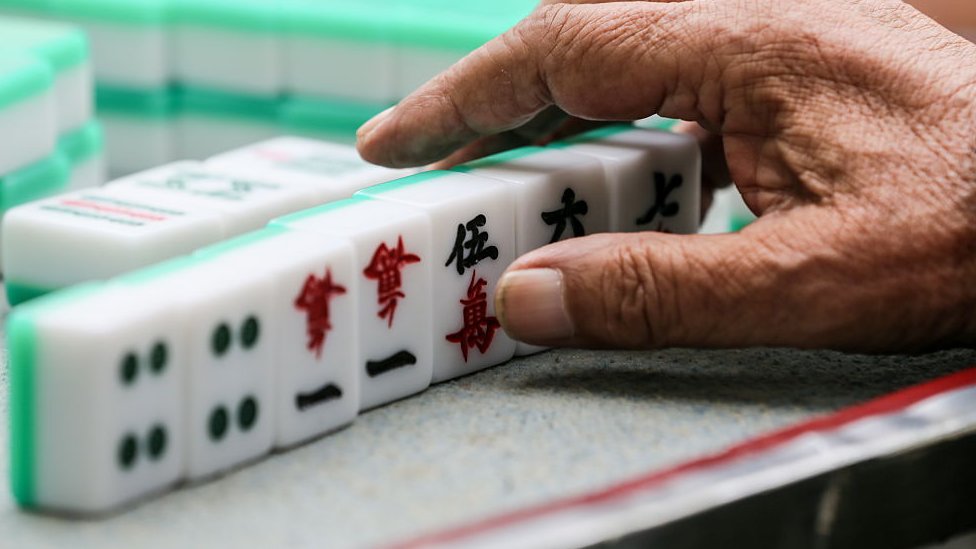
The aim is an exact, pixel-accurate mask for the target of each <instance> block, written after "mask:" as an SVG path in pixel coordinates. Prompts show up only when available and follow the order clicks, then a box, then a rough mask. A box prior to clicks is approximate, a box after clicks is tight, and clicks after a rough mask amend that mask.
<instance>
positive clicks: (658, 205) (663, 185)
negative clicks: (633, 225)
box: [637, 172, 684, 225]
mask: <svg viewBox="0 0 976 549" xmlns="http://www.w3.org/2000/svg"><path fill="white" fill-rule="evenodd" d="M682 183H684V179H683V178H682V177H681V174H677V175H672V176H671V178H670V179H668V178H667V176H665V175H664V174H663V173H661V172H654V204H652V205H651V208H650V209H649V210H647V212H646V213H645V214H644V215H642V216H640V217H638V218H637V224H638V225H647V224H648V223H650V222H651V221H654V218H655V217H657V215H658V214H661V217H674V216H676V215H678V211H680V210H681V205H680V204H678V203H677V202H668V196H669V195H670V194H671V193H672V192H674V190H675V189H677V188H678V187H680V186H681V184H682Z"/></svg>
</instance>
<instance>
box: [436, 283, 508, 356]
mask: <svg viewBox="0 0 976 549" xmlns="http://www.w3.org/2000/svg"><path fill="white" fill-rule="evenodd" d="M477 276H478V275H477V272H472V273H471V282H470V283H469V284H468V295H467V297H465V298H462V299H461V305H463V313H462V317H463V318H464V325H463V326H462V327H461V329H460V330H458V331H457V332H455V333H453V334H449V335H447V336H446V339H447V340H448V341H450V342H451V343H457V344H459V345H460V346H461V355H462V356H464V361H465V362H467V361H468V351H469V350H470V349H475V348H476V349H478V351H480V352H481V354H485V352H486V351H488V348H489V347H491V342H492V340H494V339H495V331H497V330H498V328H500V327H501V324H500V323H499V322H498V319H497V318H495V317H493V316H488V294H487V293H485V286H487V285H488V282H486V281H485V279H483V278H477Z"/></svg>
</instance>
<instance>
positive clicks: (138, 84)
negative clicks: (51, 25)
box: [54, 0, 173, 89]
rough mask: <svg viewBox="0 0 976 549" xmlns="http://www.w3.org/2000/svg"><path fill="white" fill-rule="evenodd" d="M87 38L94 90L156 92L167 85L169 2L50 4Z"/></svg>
mask: <svg viewBox="0 0 976 549" xmlns="http://www.w3.org/2000/svg"><path fill="white" fill-rule="evenodd" d="M55 3H56V5H55V6H54V8H55V9H56V10H57V12H58V15H59V18H61V19H64V20H66V21H70V22H72V23H75V24H77V25H79V26H80V27H81V28H82V29H83V30H84V31H85V33H86V34H87V36H88V39H89V43H90V47H91V59H92V63H93V69H94V73H95V78H96V80H97V81H98V83H99V84H100V85H107V86H122V87H126V88H134V89H156V88H160V87H163V86H167V85H169V84H170V82H171V81H172V80H173V78H172V77H173V74H172V69H171V66H172V61H171V49H172V41H171V40H172V37H171V26H170V24H169V21H170V3H171V2H170V1H169V0H134V1H127V2H119V1H118V0H70V1H64V0H55Z"/></svg>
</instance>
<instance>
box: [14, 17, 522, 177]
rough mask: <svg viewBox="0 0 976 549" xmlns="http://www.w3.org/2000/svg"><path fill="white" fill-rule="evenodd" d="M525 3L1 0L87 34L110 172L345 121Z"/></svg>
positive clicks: (507, 21) (445, 61)
mask: <svg viewBox="0 0 976 549" xmlns="http://www.w3.org/2000/svg"><path fill="white" fill-rule="evenodd" d="M534 5H535V0H477V1H464V2H457V1H453V0H452V1H448V0H411V1H409V2H404V1H401V0H356V1H355V2H350V1H346V0H0V11H3V10H11V11H16V12H19V13H31V14H34V15H36V16H41V17H48V18H54V19H59V20H66V21H71V22H74V23H77V24H79V25H80V26H81V27H82V28H84V29H85V30H86V31H87V32H88V33H89V36H90V39H91V42H92V48H93V57H94V67H95V75H96V79H97V83H98V93H97V99H98V107H99V114H100V117H101V118H102V120H103V121H104V124H105V129H106V134H107V143H108V156H109V160H110V164H111V169H112V171H113V172H114V173H119V174H122V173H131V172H133V171H137V170H142V169H146V168H149V167H152V166H158V165H160V164H163V163H166V162H169V161H172V160H174V159H176V158H205V157H207V156H209V155H212V154H215V153H217V152H219V151H224V150H228V149H231V148H234V147H238V146H241V145H244V144H246V143H253V142H256V141H259V140H262V139H267V138H269V137H271V136H273V135H277V134H279V133H288V134H295V135H309V136H314V137H323V138H327V139H330V140H340V141H342V140H344V141H350V140H351V139H352V138H353V135H354V133H355V130H356V128H357V127H358V126H359V125H361V124H362V123H363V122H365V121H366V120H368V119H369V118H370V117H371V116H373V115H374V114H376V113H378V112H379V111H381V110H383V109H385V108H386V107H388V106H389V105H391V104H392V103H394V102H395V101H397V100H399V99H401V98H403V97H404V96H405V95H407V94H408V93H409V92H411V91H412V90H413V89H415V88H416V87H417V86H419V85H421V84H422V83H424V82H425V81H426V80H427V79H429V78H430V77H432V76H434V75H435V74H437V73H438V72H440V71H442V70H444V69H445V68H447V67H448V66H450V65H451V64H452V63H454V62H455V61H457V60H459V59H460V58H461V57H463V56H464V55H465V54H466V53H468V52H470V51H471V50H473V49H475V48H476V47H478V46H479V45H481V44H482V43H484V42H486V41H488V40H490V39H491V38H492V37H494V36H495V35H497V34H499V33H501V32H503V31H504V30H505V29H507V28H508V27H510V26H511V25H512V24H514V23H515V22H517V21H518V20H519V19H520V18H521V17H523V16H524V15H526V14H527V13H528V12H529V11H531V9H532V8H533V7H534Z"/></svg>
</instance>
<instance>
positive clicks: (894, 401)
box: [391, 368, 976, 549]
mask: <svg viewBox="0 0 976 549" xmlns="http://www.w3.org/2000/svg"><path fill="white" fill-rule="evenodd" d="M970 385H976V368H971V369H968V370H963V371H961V372H958V373H955V374H952V375H949V376H946V377H942V378H939V379H936V380H934V381H930V382H927V383H923V384H921V385H915V386H912V387H909V388H907V389H903V390H901V391H897V392H895V393H892V394H890V395H886V396H883V397H880V398H877V399H875V400H872V401H869V402H867V403H864V404H860V405H857V406H851V407H849V408H844V409H843V410H840V411H839V412H836V413H833V414H830V415H827V416H823V417H819V418H814V419H812V420H809V421H806V422H803V423H800V424H797V425H794V426H792V427H788V428H786V429H782V430H780V431H774V432H773V433H770V434H768V435H764V436H761V437H758V438H754V439H751V440H747V441H746V442H743V443H741V444H737V445H735V446H732V447H730V448H728V449H726V450H725V451H723V452H720V453H718V454H714V455H711V456H707V457H704V458H701V459H696V460H693V461H688V462H685V463H682V464H680V465H677V466H675V467H672V468H669V469H663V470H661V471H656V472H652V473H649V474H646V475H641V476H638V477H635V478H633V479H630V480H627V481H624V482H621V483H618V484H616V485H613V486H611V487H609V488H605V489H603V490H599V491H596V492H591V493H589V494H583V495H581V496H575V497H570V498H566V499H562V500H556V501H553V502H551V503H547V504H543V505H540V506H537V507H528V508H525V509H521V510H518V511H514V512H511V513H507V514H503V515H498V516H495V517H491V518H488V519H486V520H482V521H478V522H474V523H471V524H468V525H465V526H461V527H458V528H452V529H449V530H443V531H441V532H435V533H433V534H429V535H425V536H422V537H419V538H415V539H413V540H409V541H406V542H403V543H398V544H396V545H393V546H391V547H392V548H396V549H407V548H414V547H424V546H428V545H431V544H437V543H446V542H453V541H458V540H462V539H464V538H467V537H471V536H474V535H477V534H481V533H484V532H487V531H490V530H494V529H498V528H504V527H507V526H511V525H513V524H516V523H519V522H526V521H529V520H532V519H536V518H540V517H543V516H545V515H550V514H554V513H557V512H560V511H565V510H568V509H572V508H574V507H585V506H587V505H592V504H595V503H602V502H606V501H609V500H614V499H617V498H620V497H623V496H627V495H630V494H632V493H634V492H638V491H641V490H646V489H647V488H651V487H653V486H655V485H659V484H662V483H664V482H665V481H668V480H671V479H672V478H674V477H676V476H679V475H682V474H685V473H688V472H691V471H697V470H700V469H707V468H709V467H714V466H717V465H721V464H723V463H725V462H728V461H732V460H735V459H738V458H740V457H742V456H745V455H749V454H755V453H759V452H762V451H765V450H769V449H771V448H774V447H776V446H780V445H782V444H784V443H786V442H789V441H790V440H793V439H795V438H797V437H799V436H800V435H804V434H807V433H811V432H817V431H831V430H835V429H838V428H840V427H843V426H844V425H847V424H849V423H852V422H855V421H859V420H861V419H864V418H868V417H872V416H880V415H887V414H891V413H894V412H898V411H899V410H903V409H905V408H907V407H909V406H911V405H913V404H915V403H917V402H920V401H922V400H925V399H927V398H930V397H932V396H935V395H938V394H941V393H945V392H949V391H952V390H955V389H960V388H963V387H966V386H970Z"/></svg>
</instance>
